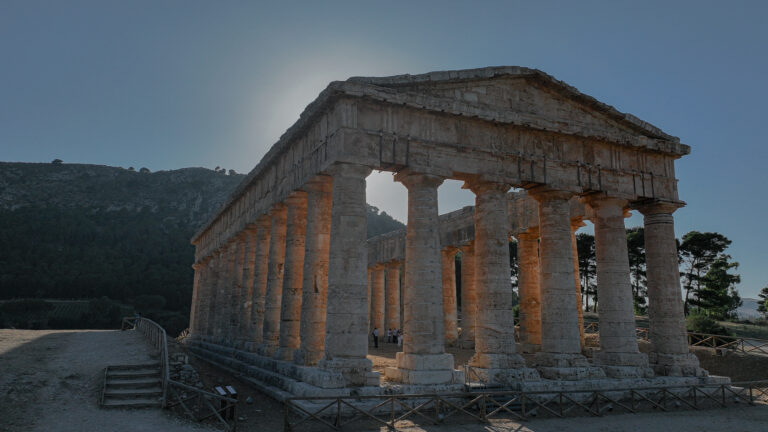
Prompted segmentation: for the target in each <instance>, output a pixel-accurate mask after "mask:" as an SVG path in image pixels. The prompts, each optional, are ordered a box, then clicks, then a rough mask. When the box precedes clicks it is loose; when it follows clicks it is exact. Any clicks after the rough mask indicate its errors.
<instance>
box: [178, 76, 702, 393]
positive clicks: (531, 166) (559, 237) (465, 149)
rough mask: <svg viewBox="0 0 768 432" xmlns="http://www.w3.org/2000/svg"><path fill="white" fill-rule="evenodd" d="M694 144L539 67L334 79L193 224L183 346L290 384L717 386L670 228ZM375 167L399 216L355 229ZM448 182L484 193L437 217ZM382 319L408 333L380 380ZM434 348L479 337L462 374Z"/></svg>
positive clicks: (262, 378) (362, 220)
mask: <svg viewBox="0 0 768 432" xmlns="http://www.w3.org/2000/svg"><path fill="white" fill-rule="evenodd" d="M689 151H690V147H688V146H687V145H684V144H681V143H680V141H679V139H678V138H676V137H673V136H670V135H667V134H665V133H664V132H662V131H661V130H660V129H658V128H656V127H654V126H652V125H650V124H648V123H646V122H644V121H642V120H640V119H638V118H636V117H634V116H632V115H630V114H624V113H621V112H619V111H617V110H616V109H614V108H613V107H611V106H608V105H605V104H603V103H601V102H599V101H597V100H595V99H594V98H592V97H590V96H587V95H585V94H582V93H580V92H579V91H578V90H576V89H575V88H573V87H570V86H568V85H567V84H565V83H563V82H561V81H558V80H556V79H554V78H553V77H551V76H549V75H547V74H545V73H543V72H541V71H538V70H534V69H526V68H522V67H490V68H483V69H472V70H461V71H448V72H433V73H428V74H423V75H399V76H393V77H383V78H350V79H348V80H347V81H343V82H333V83H331V84H330V85H329V86H328V87H327V88H326V89H325V90H324V91H323V92H322V93H321V94H320V95H319V96H318V98H317V99H316V100H315V101H314V102H312V103H311V104H310V105H309V106H308V107H307V108H306V109H305V111H304V112H303V113H302V114H301V116H300V118H299V120H298V121H297V122H296V123H295V124H294V125H293V126H292V127H291V128H290V129H288V131H287V132H286V133H285V134H284V135H283V136H282V137H281V138H280V140H279V141H278V142H277V143H276V144H275V145H274V146H272V148H271V149H270V150H269V152H268V153H267V154H266V156H265V157H264V158H263V159H262V161H261V162H260V163H259V164H258V165H257V166H256V167H255V168H254V169H253V170H252V171H251V172H250V174H249V175H248V176H247V177H246V179H245V180H244V181H243V182H242V184H240V186H239V187H238V188H237V189H236V191H235V192H234V193H233V194H232V196H231V197H230V198H229V200H228V201H227V203H226V204H225V205H224V206H223V207H222V208H221V209H220V210H219V211H218V213H216V214H215V215H214V217H213V218H212V219H211V220H210V221H209V222H208V223H207V225H205V226H204V227H203V228H202V229H201V230H200V231H199V232H198V233H196V234H195V236H194V238H193V240H192V243H193V244H194V245H195V247H196V254H195V260H196V262H195V264H194V268H195V279H194V292H193V299H192V310H191V318H190V334H191V336H190V338H188V340H187V342H188V344H189V346H190V348H191V349H192V350H193V351H194V352H196V353H197V354H199V355H202V356H204V357H206V358H208V359H210V360H212V361H214V362H218V363H220V364H222V365H225V366H227V367H231V368H234V369H237V370H240V371H242V372H243V373H245V374H246V375H248V376H250V377H252V378H253V379H254V380H256V381H258V382H261V383H263V384H264V387H265V388H269V389H271V391H274V392H278V393H280V394H282V395H283V396H287V395H295V396H317V395H349V394H350V392H353V393H352V394H372V395H374V394H382V393H384V392H390V393H391V392H401V393H418V392H448V391H457V390H461V389H463V388H464V383H465V378H469V379H468V381H478V382H482V383H484V384H486V385H493V386H499V387H505V388H511V389H555V388H626V387H632V386H642V387H649V386H655V385H669V384H670V383H681V384H682V383H688V384H690V383H704V382H711V381H712V380H713V379H716V378H714V377H707V373H706V371H704V370H702V369H701V368H700V367H699V364H698V361H697V359H696V357H695V356H694V355H693V354H691V353H690V352H689V349H688V344H687V339H686V331H685V325H684V317H683V307H682V300H681V295H680V281H679V277H678V261H677V252H676V243H675V233H674V225H673V223H674V220H673V213H674V211H675V210H676V209H677V208H679V207H681V206H683V205H684V203H683V202H682V201H680V199H679V198H678V193H677V179H676V178H675V165H674V162H675V160H676V159H677V158H680V157H682V156H684V155H686V154H688V153H689ZM374 169H375V170H383V171H391V172H393V173H395V174H394V180H395V181H398V182H401V183H402V184H403V185H404V186H405V187H406V188H407V190H408V221H407V229H406V230H404V231H401V232H393V233H389V234H385V235H382V236H378V237H375V238H373V239H370V240H368V241H367V240H366V196H365V195H366V177H367V176H368V174H370V173H371V171H372V170H374ZM446 179H456V180H461V181H463V182H464V185H465V188H468V189H469V190H471V191H472V192H473V193H474V194H475V206H474V207H467V208H465V209H462V210H459V211H457V212H453V213H450V214H448V215H443V216H439V215H438V206H437V188H438V186H440V184H441V183H442V182H443V181H444V180H446ZM513 188H514V190H516V192H510V190H512V189H513ZM630 209H631V210H636V211H639V212H640V213H642V214H643V215H644V224H645V246H646V257H647V286H648V301H649V322H650V329H649V335H650V341H651V344H652V348H651V352H650V354H648V355H646V354H643V353H641V352H640V351H639V349H638V343H637V338H636V334H635V320H634V314H633V304H632V293H631V286H630V274H629V263H628V257H627V244H626V236H625V227H624V218H625V216H626V215H627V213H628V211H629V210H630ZM583 220H590V221H591V222H592V223H593V224H594V230H595V242H596V254H597V281H598V294H599V298H600V327H599V328H600V348H599V349H598V350H596V351H595V352H594V354H593V355H592V358H591V360H588V358H587V357H586V356H585V355H584V354H583V326H582V325H581V303H580V297H579V294H578V290H579V288H578V287H579V279H578V278H579V276H578V262H577V256H576V246H575V236H574V232H575V230H576V229H577V228H578V227H579V226H581V225H582V221H583ZM510 236H514V237H515V238H516V239H517V241H518V254H519V297H520V316H521V323H520V329H519V334H518V335H517V336H518V339H519V342H518V343H516V341H515V339H516V335H515V332H516V329H515V326H514V322H513V311H512V308H513V295H512V287H511V284H510V273H509V261H510V256H509V253H510V252H509V248H508V242H509V239H510ZM459 250H461V251H462V254H463V255H462V260H461V265H462V271H461V278H462V280H461V281H460V282H461V284H460V286H461V298H462V308H461V309H462V311H461V312H462V313H461V315H462V316H461V321H460V322H461V326H459V325H458V323H459V320H458V313H457V301H456V281H455V276H454V275H455V273H454V271H453V266H454V259H453V257H454V255H455V254H456V253H457V252H458V251H459ZM374 326H376V327H378V328H379V329H385V328H390V327H396V328H402V329H403V332H404V335H405V337H404V342H403V346H402V352H399V353H397V365H396V367H390V368H387V369H386V371H385V375H386V380H382V377H380V375H379V373H377V372H374V371H373V370H372V363H371V361H370V360H369V359H367V358H366V355H367V354H368V345H369V334H370V330H371V328H373V327H374ZM459 327H461V332H459ZM447 344H448V345H450V344H460V345H461V346H463V347H466V348H474V356H473V357H472V359H471V360H470V362H469V366H470V368H467V369H465V370H456V369H455V368H454V359H453V356H452V355H451V354H449V353H447V352H446V349H445V348H446V345H447ZM523 352H527V353H535V354H533V356H532V360H530V359H529V360H528V361H527V362H526V361H525V360H524V359H523V357H522V356H521V353H523ZM469 370H471V372H472V373H471V375H472V376H471V377H468V376H465V372H466V371H469Z"/></svg>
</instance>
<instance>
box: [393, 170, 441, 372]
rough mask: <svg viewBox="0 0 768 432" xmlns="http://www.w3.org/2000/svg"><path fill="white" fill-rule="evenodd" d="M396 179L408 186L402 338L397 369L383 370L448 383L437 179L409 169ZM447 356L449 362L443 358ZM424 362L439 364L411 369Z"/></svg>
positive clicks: (424, 363)
mask: <svg viewBox="0 0 768 432" xmlns="http://www.w3.org/2000/svg"><path fill="white" fill-rule="evenodd" d="M396 179H397V180H398V181H400V182H401V183H403V184H404V185H405V187H406V188H407V189H408V232H407V234H406V249H405V261H406V267H405V286H406V288H405V291H404V293H403V294H404V299H403V305H404V309H405V317H404V323H403V330H404V340H403V352H402V353H398V355H397V370H396V371H393V372H387V376H388V377H389V378H390V379H392V380H395V381H399V382H403V383H408V384H438V383H451V382H452V380H453V356H452V355H450V354H445V343H444V335H445V333H444V328H443V316H442V315H443V305H442V298H443V288H442V277H441V273H442V266H441V258H440V239H439V231H438V227H439V224H438V212H437V187H438V186H440V184H441V183H442V182H443V179H442V178H440V177H436V176H432V175H424V174H419V173H412V172H401V173H400V174H398V177H396ZM448 358H449V359H450V362H448V361H447V360H445V359H448ZM436 359H443V361H442V363H441V362H440V361H439V360H436ZM434 361H437V363H432V362H434ZM426 364H435V365H439V366H443V368H442V370H437V369H435V368H434V367H429V370H428V371H427V370H423V369H413V367H414V365H426Z"/></svg>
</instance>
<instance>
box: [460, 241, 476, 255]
mask: <svg viewBox="0 0 768 432" xmlns="http://www.w3.org/2000/svg"><path fill="white" fill-rule="evenodd" d="M459 250H460V251H462V252H464V253H471V252H474V251H475V242H474V241H471V242H469V243H466V244H463V245H461V246H459Z"/></svg>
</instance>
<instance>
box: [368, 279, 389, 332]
mask: <svg viewBox="0 0 768 432" xmlns="http://www.w3.org/2000/svg"><path fill="white" fill-rule="evenodd" d="M384 276H385V267H384V264H377V265H375V266H374V267H373V275H372V277H373V279H372V286H371V302H372V303H373V317H372V318H371V321H372V325H373V327H374V328H377V329H379V341H382V340H384V336H386V334H387V330H386V328H384Z"/></svg>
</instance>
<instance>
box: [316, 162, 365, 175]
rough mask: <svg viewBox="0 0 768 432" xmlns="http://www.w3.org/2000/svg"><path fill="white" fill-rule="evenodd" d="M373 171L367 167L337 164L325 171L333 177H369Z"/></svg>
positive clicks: (344, 163)
mask: <svg viewBox="0 0 768 432" xmlns="http://www.w3.org/2000/svg"><path fill="white" fill-rule="evenodd" d="M371 171H373V169H372V168H371V167H369V166H367V165H360V164H353V163H346V162H336V163H334V164H333V165H331V166H329V167H328V168H326V169H325V172H326V173H327V174H329V175H331V176H333V177H362V178H365V177H368V174H370V173H371Z"/></svg>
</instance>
